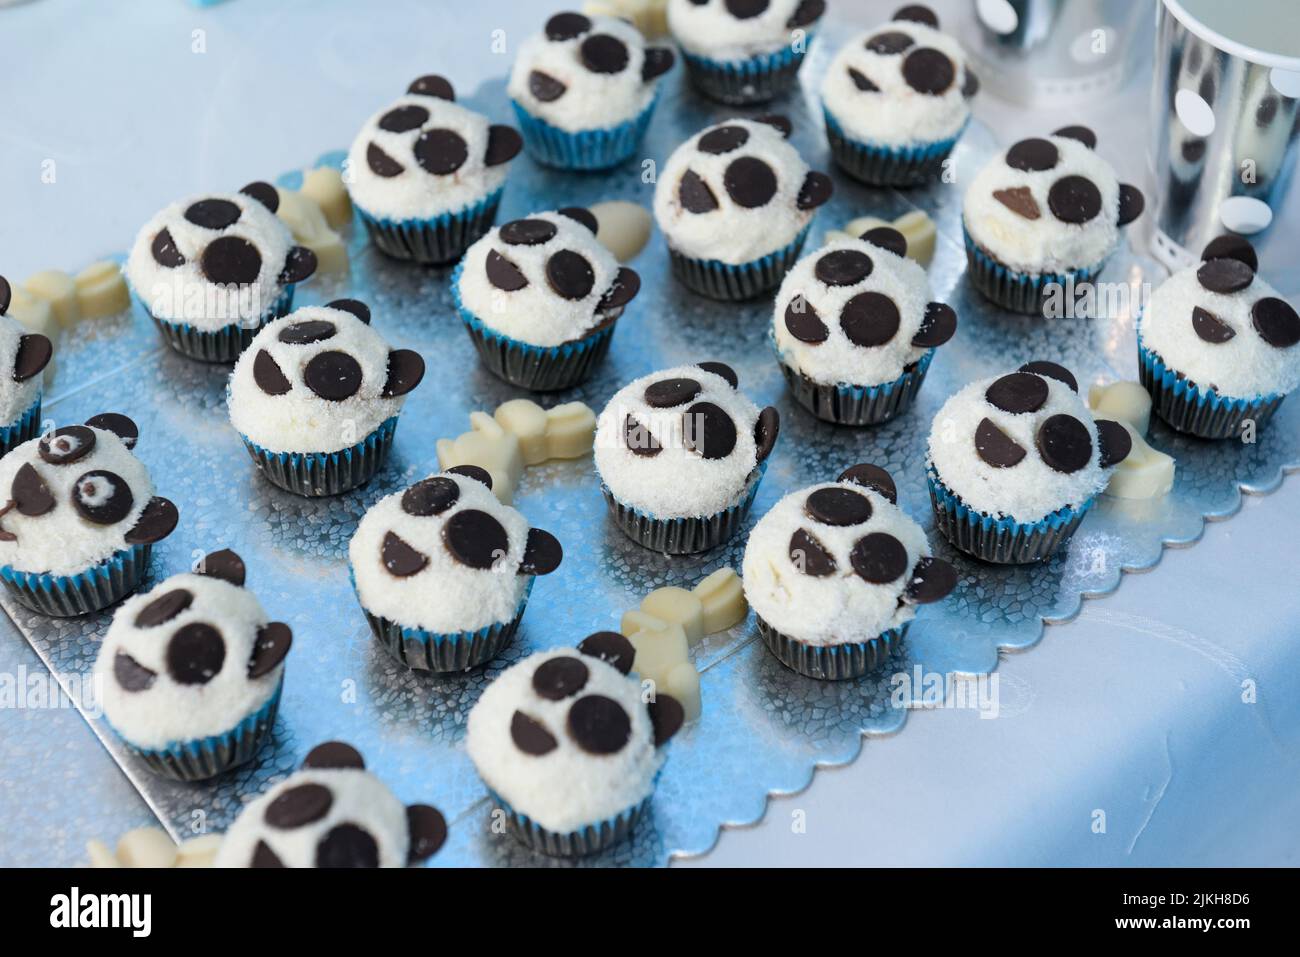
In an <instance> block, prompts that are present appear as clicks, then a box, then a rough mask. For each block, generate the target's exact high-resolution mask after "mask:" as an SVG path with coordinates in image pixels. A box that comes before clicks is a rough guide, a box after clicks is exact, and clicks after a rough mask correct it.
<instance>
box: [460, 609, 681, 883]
mask: <svg viewBox="0 0 1300 957" xmlns="http://www.w3.org/2000/svg"><path fill="white" fill-rule="evenodd" d="M620 643H621V645H620ZM632 658H633V650H632V647H631V643H630V642H628V640H627V639H626V638H623V636H622V635H617V634H613V633H611V632H599V633H597V634H595V635H592V636H591V637H589V638H587V639H585V640H584V641H583V642H582V643H581V644H580V645H579V646H578V648H577V649H576V650H571V649H568V648H553V649H551V650H550V651H541V652H538V653H537V654H534V655H530V656H529V657H527V658H525V659H524V660H523V661H520V662H519V663H518V664H515V665H512V666H511V667H510V668H508V669H506V670H505V671H504V672H502V673H501V674H500V675H499V676H498V677H497V679H496V680H495V681H493V682H492V683H491V684H490V685H488V687H487V689H486V690H485V691H484V692H483V694H482V696H480V698H479V699H478V702H477V703H476V704H475V705H474V707H473V709H471V710H470V713H469V722H468V726H467V734H466V739H465V745H466V750H467V751H468V752H469V757H470V760H471V761H473V762H474V767H475V768H476V769H477V770H478V773H479V777H481V778H482V779H483V782H484V783H485V784H486V785H487V787H488V790H489V791H490V792H491V795H492V800H493V801H495V802H496V803H497V805H498V806H499V807H500V809H501V810H502V811H504V812H505V814H506V819H507V821H508V822H509V824H510V829H511V831H512V832H513V833H514V835H515V836H516V837H517V838H518V839H519V840H521V841H522V842H523V843H524V844H526V845H528V846H529V847H531V848H532V849H533V850H535V851H540V852H541V853H543V854H551V855H555V856H560V857H578V856H581V855H586V854H595V853H597V852H599V851H603V850H605V849H606V848H608V847H610V846H612V845H613V844H616V843H618V842H619V841H621V840H624V839H625V838H626V837H627V836H628V835H629V834H630V833H631V832H632V829H633V828H634V827H635V826H636V822H637V820H638V819H639V818H640V817H641V815H642V814H643V813H644V811H645V809H646V808H647V807H649V805H650V799H651V797H652V796H653V794H654V786H655V778H656V777H657V776H658V774H659V769H660V768H661V767H662V766H663V762H664V753H663V750H662V748H663V745H664V744H665V743H666V742H667V741H668V740H669V739H670V738H671V737H672V736H673V735H674V734H676V733H677V730H678V729H679V728H680V727H681V726H682V720H683V718H684V712H683V710H682V706H681V705H680V704H679V703H678V702H677V701H676V700H675V699H673V698H671V697H669V696H668V695H666V694H659V695H656V696H655V699H654V700H653V701H651V702H650V703H649V704H648V705H647V704H646V703H645V702H644V700H643V698H642V692H641V684H640V683H639V682H637V681H636V680H634V679H632V678H629V677H627V674H628V671H629V669H630V668H631V665H632Z"/></svg>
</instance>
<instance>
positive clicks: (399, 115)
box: [379, 104, 429, 133]
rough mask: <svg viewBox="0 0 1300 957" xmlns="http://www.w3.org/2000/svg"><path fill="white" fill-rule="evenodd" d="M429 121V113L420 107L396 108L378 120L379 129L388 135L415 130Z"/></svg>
mask: <svg viewBox="0 0 1300 957" xmlns="http://www.w3.org/2000/svg"><path fill="white" fill-rule="evenodd" d="M428 121H429V111H428V110H426V109H425V108H424V107H422V106H416V105H414V104H408V105H407V106H397V107H394V108H393V109H391V110H389V111H388V112H387V113H385V114H384V115H383V116H381V117H380V118H379V128H380V129H381V130H387V131H388V132H389V133H405V132H407V131H408V130H417V129H419V128H420V127H421V126H423V125H424V124H425V123H427V122H428Z"/></svg>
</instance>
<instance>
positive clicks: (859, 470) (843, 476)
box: [835, 462, 898, 505]
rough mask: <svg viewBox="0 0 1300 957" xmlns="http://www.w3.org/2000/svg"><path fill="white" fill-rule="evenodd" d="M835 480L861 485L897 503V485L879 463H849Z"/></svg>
mask: <svg viewBox="0 0 1300 957" xmlns="http://www.w3.org/2000/svg"><path fill="white" fill-rule="evenodd" d="M835 481H837V482H852V483H853V484H854V485H861V486H862V487H863V488H869V489H871V490H872V491H873V492H879V493H880V494H881V495H883V496H884V497H885V498H887V499H889V500H890V501H891V502H893V503H894V504H895V505H897V504H898V486H897V485H895V484H894V477H893V476H892V475H890V474H889V472H887V471H886V470H885V469H883V468H881V467H880V466H879V465H873V464H872V463H871V462H859V463H858V464H857V465H850V466H849V467H848V468H846V469H845V470H844V471H843V472H841V473H840V475H839V478H837V479H836V480H835Z"/></svg>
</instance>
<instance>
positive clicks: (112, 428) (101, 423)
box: [86, 412, 140, 449]
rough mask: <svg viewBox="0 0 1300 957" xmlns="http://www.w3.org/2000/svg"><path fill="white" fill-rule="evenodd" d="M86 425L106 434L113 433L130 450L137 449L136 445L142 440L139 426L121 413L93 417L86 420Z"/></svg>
mask: <svg viewBox="0 0 1300 957" xmlns="http://www.w3.org/2000/svg"><path fill="white" fill-rule="evenodd" d="M86 424H87V425H93V426H94V427H95V428H97V429H103V430H104V431H105V432H112V433H113V434H114V435H116V436H117V437H118V438H119V439H121V440H122V444H123V445H125V446H126V447H127V448H128V449H133V448H135V443H136V442H138V441H139V439H140V428H139V426H137V425H136V424H135V423H134V422H133V421H131V420H130V419H129V418H127V417H126V416H125V415H123V414H122V413H121V412H101V413H99V415H92V416H91V417H90V418H88V419H87V420H86Z"/></svg>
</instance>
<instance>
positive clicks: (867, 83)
mask: <svg viewBox="0 0 1300 957" xmlns="http://www.w3.org/2000/svg"><path fill="white" fill-rule="evenodd" d="M849 79H850V80H852V81H853V85H854V86H856V87H857V88H858V89H859V90H861V91H862V92H863V93H879V92H880V87H878V86H876V84H874V83H872V82H871V80H870V79H869V78H868V77H867V75H866V74H865V73H863V72H862V71H861V70H855V69H854V68H853V67H849Z"/></svg>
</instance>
